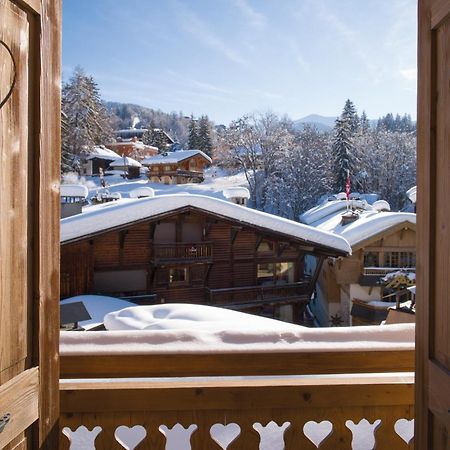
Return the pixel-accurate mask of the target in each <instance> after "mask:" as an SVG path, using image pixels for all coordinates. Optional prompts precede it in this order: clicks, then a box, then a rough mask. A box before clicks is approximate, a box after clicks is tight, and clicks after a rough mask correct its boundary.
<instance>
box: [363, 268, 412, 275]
mask: <svg viewBox="0 0 450 450" xmlns="http://www.w3.org/2000/svg"><path fill="white" fill-rule="evenodd" d="M398 271H403V272H415V271H416V269H415V267H364V269H363V275H366V276H376V277H384V276H386V275H387V274H388V273H392V272H398Z"/></svg>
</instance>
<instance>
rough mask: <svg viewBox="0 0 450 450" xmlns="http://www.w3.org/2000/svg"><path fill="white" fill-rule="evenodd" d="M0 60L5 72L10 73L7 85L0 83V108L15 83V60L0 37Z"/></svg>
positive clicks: (9, 95)
mask: <svg viewBox="0 0 450 450" xmlns="http://www.w3.org/2000/svg"><path fill="white" fill-rule="evenodd" d="M0 61H2V65H3V69H6V73H8V72H9V73H10V74H11V75H10V81H9V83H8V85H6V86H1V85H0V109H1V108H2V106H3V105H4V104H5V103H6V102H7V101H8V99H9V97H11V94H12V92H13V90H14V86H15V84H16V62H15V60H14V56H13V54H12V51H11V49H10V48H9V47H8V45H6V42H4V41H2V40H1V39H0Z"/></svg>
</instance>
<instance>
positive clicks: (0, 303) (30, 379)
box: [0, 0, 61, 449]
mask: <svg viewBox="0 0 450 450" xmlns="http://www.w3.org/2000/svg"><path fill="white" fill-rule="evenodd" d="M60 16H61V10H60V2H59V0H15V1H12V0H0V161H1V164H0V255H1V256H0V419H2V418H5V417H6V418H7V419H6V420H3V422H2V424H1V428H2V430H1V432H0V448H3V447H5V448H6V449H12V448H14V449H24V448H30V447H31V444H32V448H48V449H50V448H53V449H54V448H57V447H58V444H57V439H58V434H57V433H58V429H57V421H58V417H59V406H58V405H59V391H58V378H59V373H58V372H59V367H58V334H59V327H58V318H59V311H58V306H59V305H58V299H59V276H58V272H59V267H58V265H59V193H58V183H59V153H60V148H59V147H60V132H59V128H60V109H59V105H60V101H59V99H60V38H61V17H60ZM37 419H39V420H38V421H37ZM33 424H34V425H33ZM30 426H32V427H33V429H32V431H31V432H27V429H28V428H29V427H30ZM30 440H31V441H32V442H30Z"/></svg>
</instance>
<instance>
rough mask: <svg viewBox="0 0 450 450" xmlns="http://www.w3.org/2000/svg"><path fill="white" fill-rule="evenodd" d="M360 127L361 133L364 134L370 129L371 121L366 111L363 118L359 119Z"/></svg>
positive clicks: (362, 115)
mask: <svg viewBox="0 0 450 450" xmlns="http://www.w3.org/2000/svg"><path fill="white" fill-rule="evenodd" d="M359 128H360V131H361V133H363V134H365V133H367V132H368V131H369V130H370V122H369V119H368V118H367V115H366V112H365V111H363V112H362V114H361V118H360V119H359Z"/></svg>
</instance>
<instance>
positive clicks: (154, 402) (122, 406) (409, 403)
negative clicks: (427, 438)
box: [60, 323, 414, 450]
mask: <svg viewBox="0 0 450 450" xmlns="http://www.w3.org/2000/svg"><path fill="white" fill-rule="evenodd" d="M283 327H284V328H283ZM275 328H276V329H270V328H267V329H265V330H259V331H258V330H249V331H246V330H240V329H239V327H236V328H234V329H231V330H229V331H227V330H222V329H220V330H219V329H218V330H209V331H205V330H203V331H202V332H196V331H195V330H194V331H193V330H164V332H163V333H161V332H160V331H159V332H158V331H129V330H127V331H123V332H122V331H115V332H108V331H105V332H63V333H62V334H61V376H62V378H63V379H64V380H62V383H61V391H60V393H61V418H60V426H61V431H62V433H61V441H60V448H61V449H67V448H69V446H70V448H71V449H76V448H92V449H94V448H98V449H100V448H108V449H109V448H129V449H134V448H135V447H136V446H137V445H139V447H137V448H149V449H161V450H162V449H168V450H188V449H193V450H201V449H208V450H209V449H213V448H222V449H227V448H228V449H230V450H231V449H243V450H244V449H245V450H257V449H258V448H259V449H262V450H283V449H302V450H303V449H314V448H319V446H320V449H328V450H330V449H333V450H334V449H339V450H344V449H359V450H365V449H373V448H375V446H376V448H380V449H385V448H392V449H396V450H397V449H399V450H401V449H408V448H409V449H411V448H413V447H412V445H413V444H412V443H411V442H410V441H411V439H412V433H413V431H412V430H413V425H412V419H413V417H414V412H413V409H414V408H413V405H414V403H413V399H414V395H413V394H414V393H413V391H414V386H413V382H414V381H413V376H412V373H411V372H412V371H413V370H414V325H391V326H379V327H357V328H339V329H307V328H303V327H296V326H293V325H290V324H284V325H283V324H281V323H280V325H279V327H278V328H277V327H275ZM161 377H165V378H161ZM167 377H170V378H167ZM193 377H195V378H193ZM80 427H81V428H80ZM83 427H86V428H83ZM79 442H82V443H83V444H82V445H86V443H88V445H89V447H86V446H85V447H83V446H77V445H78V444H77V443H79ZM89 442H90V444H89Z"/></svg>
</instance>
